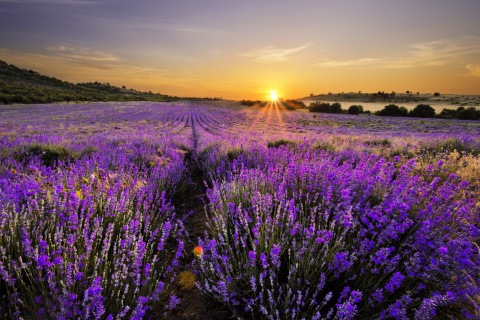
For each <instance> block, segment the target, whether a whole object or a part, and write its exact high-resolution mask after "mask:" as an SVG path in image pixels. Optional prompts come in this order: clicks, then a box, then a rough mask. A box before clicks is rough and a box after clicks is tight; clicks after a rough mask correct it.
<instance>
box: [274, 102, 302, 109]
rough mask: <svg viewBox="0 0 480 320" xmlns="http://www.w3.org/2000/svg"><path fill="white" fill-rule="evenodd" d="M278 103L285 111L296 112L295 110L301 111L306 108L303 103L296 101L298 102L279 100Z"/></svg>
mask: <svg viewBox="0 0 480 320" xmlns="http://www.w3.org/2000/svg"><path fill="white" fill-rule="evenodd" d="M279 102H280V104H281V105H282V106H284V107H285V108H286V109H287V110H296V109H302V108H306V107H307V106H306V105H305V103H303V101H298V100H279Z"/></svg>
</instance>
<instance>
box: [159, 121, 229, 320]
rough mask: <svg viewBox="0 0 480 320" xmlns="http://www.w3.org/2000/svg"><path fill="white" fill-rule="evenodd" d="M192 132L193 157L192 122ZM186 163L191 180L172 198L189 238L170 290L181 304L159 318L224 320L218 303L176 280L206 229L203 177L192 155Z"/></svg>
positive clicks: (186, 268)
mask: <svg viewBox="0 0 480 320" xmlns="http://www.w3.org/2000/svg"><path fill="white" fill-rule="evenodd" d="M192 133H193V134H192V145H193V148H194V149H193V154H195V153H196V152H197V146H198V135H197V131H196V128H195V121H192ZM185 161H186V165H187V168H188V169H187V170H188V172H189V173H190V181H187V183H186V185H187V187H186V188H185V190H182V191H181V192H180V193H179V194H178V195H177V196H175V197H174V198H173V199H172V205H173V206H174V207H175V212H176V214H177V217H182V216H188V218H187V219H186V220H185V221H184V227H185V231H186V232H187V234H188V237H187V239H186V241H185V249H184V255H183V257H181V259H180V266H179V267H177V268H176V271H177V272H176V273H177V279H176V280H175V282H174V287H173V293H175V295H176V296H177V297H178V298H180V301H181V302H180V303H179V304H178V305H177V307H176V308H175V309H174V310H172V311H171V312H169V314H167V316H166V317H164V316H163V315H159V317H158V319H167V320H173V319H179V320H187V319H188V320H224V319H227V318H228V317H229V316H230V312H229V311H227V310H226V309H222V305H221V304H219V303H217V302H216V301H215V300H213V299H212V298H211V297H208V296H206V295H204V294H203V293H202V292H201V291H200V290H198V289H197V288H196V287H193V288H188V286H186V285H184V284H181V283H180V281H179V279H180V277H179V275H180V274H182V273H190V272H191V271H192V270H193V267H192V265H191V263H192V260H193V258H194V255H193V249H194V248H195V246H196V245H197V243H198V238H199V237H202V236H203V235H204V234H205V231H206V229H207V228H206V222H207V217H206V215H205V208H204V206H205V201H207V197H206V187H205V184H204V176H203V173H202V171H201V169H200V168H199V167H198V164H197V162H196V160H195V159H194V158H193V157H192V156H191V155H187V156H186V158H185ZM190 275H191V273H190Z"/></svg>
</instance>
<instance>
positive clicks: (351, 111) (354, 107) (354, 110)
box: [348, 104, 363, 115]
mask: <svg viewBox="0 0 480 320" xmlns="http://www.w3.org/2000/svg"><path fill="white" fill-rule="evenodd" d="M360 113H363V106H361V105H355V104H354V105H352V106H350V108H348V114H356V115H358V114H360Z"/></svg>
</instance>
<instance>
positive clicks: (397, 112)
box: [375, 104, 408, 117]
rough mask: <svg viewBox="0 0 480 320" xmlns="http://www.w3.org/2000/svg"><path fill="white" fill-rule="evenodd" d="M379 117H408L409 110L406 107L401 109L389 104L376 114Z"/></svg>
mask: <svg viewBox="0 0 480 320" xmlns="http://www.w3.org/2000/svg"><path fill="white" fill-rule="evenodd" d="M375 114H376V115H378V116H389V117H406V116H407V115H408V110H407V108H405V107H399V106H397V105H395V104H389V105H388V106H385V107H384V108H383V109H382V110H380V111H377V112H376V113H375Z"/></svg>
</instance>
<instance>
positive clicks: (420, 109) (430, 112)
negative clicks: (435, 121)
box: [408, 104, 435, 118]
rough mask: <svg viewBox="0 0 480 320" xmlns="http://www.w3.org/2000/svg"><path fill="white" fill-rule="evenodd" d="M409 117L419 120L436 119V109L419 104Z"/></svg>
mask: <svg viewBox="0 0 480 320" xmlns="http://www.w3.org/2000/svg"><path fill="white" fill-rule="evenodd" d="M408 115H409V116H410V117H417V118H434V117H435V109H433V108H432V107H431V106H430V105H428V104H419V105H417V106H416V107H415V108H414V109H413V110H411V111H410V112H409V114H408Z"/></svg>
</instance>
